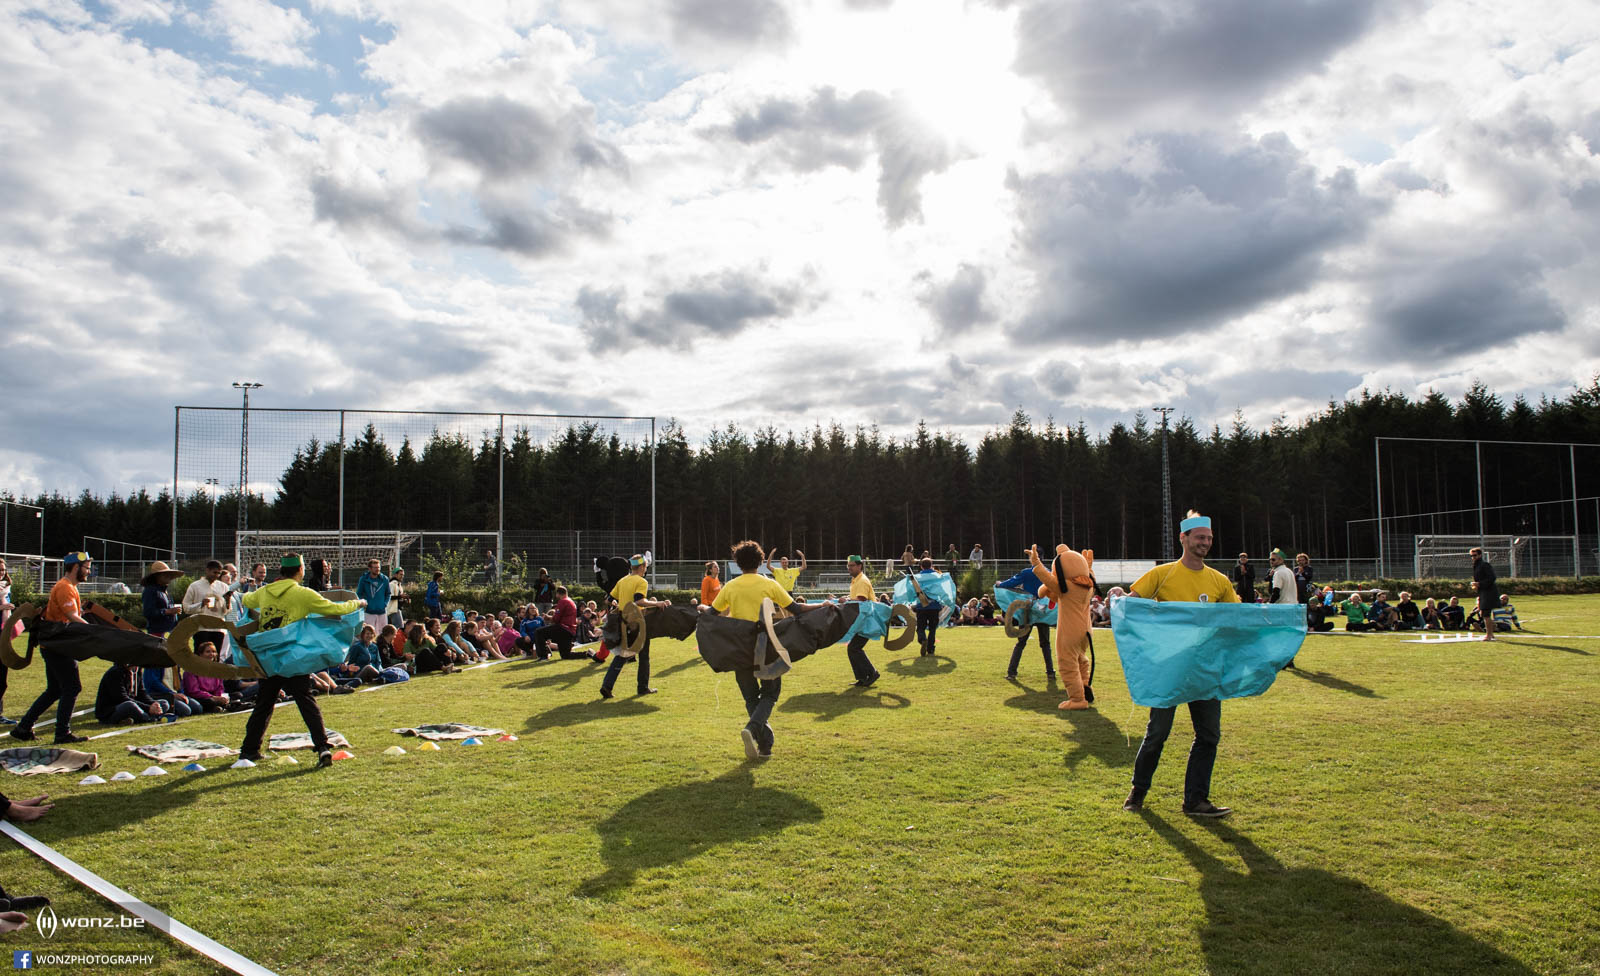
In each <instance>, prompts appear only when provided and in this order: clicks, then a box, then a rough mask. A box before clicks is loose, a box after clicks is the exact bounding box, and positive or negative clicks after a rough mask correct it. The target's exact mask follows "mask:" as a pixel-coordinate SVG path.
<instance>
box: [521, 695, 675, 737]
mask: <svg viewBox="0 0 1600 976" xmlns="http://www.w3.org/2000/svg"><path fill="white" fill-rule="evenodd" d="M660 710H661V709H659V708H657V707H656V706H654V705H650V704H646V703H645V702H644V701H643V700H641V699H638V698H623V699H619V700H617V701H612V702H607V701H604V700H603V699H595V700H594V701H583V702H571V703H569V704H566V705H557V706H556V707H555V708H552V709H550V710H548V711H545V712H540V713H539V714H538V715H535V716H533V717H532V718H530V719H528V724H527V725H526V726H525V727H524V728H523V730H522V734H523V735H531V734H533V733H534V732H543V731H545V730H546V729H562V728H567V727H569V726H573V725H582V724H584V723H585V722H592V721H595V720H597V719H614V718H627V717H629V716H633V715H648V714H650V713H651V712H659V711H660Z"/></svg>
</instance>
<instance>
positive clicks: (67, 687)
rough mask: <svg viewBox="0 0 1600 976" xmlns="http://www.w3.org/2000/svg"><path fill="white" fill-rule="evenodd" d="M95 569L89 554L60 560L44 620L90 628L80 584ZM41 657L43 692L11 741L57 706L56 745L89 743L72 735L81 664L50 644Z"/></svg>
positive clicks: (27, 736)
mask: <svg viewBox="0 0 1600 976" xmlns="http://www.w3.org/2000/svg"><path fill="white" fill-rule="evenodd" d="M92 568H93V567H92V565H91V562H90V559H89V554H88V553H86V552H69V553H67V555H66V556H65V557H64V558H63V559H62V560H61V579H60V580H58V581H57V582H56V585H55V586H53V587H51V588H50V602H49V603H48V604H46V605H45V608H44V619H46V620H53V621H55V622H56V623H62V624H67V623H73V624H84V625H85V626H87V625H88V623H89V621H87V620H85V619H83V598H82V597H80V596H79V595H78V584H79V583H82V582H83V581H85V580H87V579H88V578H89V572H90V570H91V569H92ZM221 569H222V564H221V563H218V564H217V570H218V571H219V572H220V571H221ZM39 656H40V657H42V658H43V659H44V693H43V694H41V695H40V696H39V697H38V698H37V699H35V700H34V702H33V705H32V706H30V707H29V708H28V711H27V712H26V713H25V714H23V716H22V718H21V719H19V720H18V721H17V724H16V727H15V728H13V729H12V730H11V738H13V739H18V740H20V741H22V742H27V741H29V740H31V739H32V738H33V723H34V722H36V721H38V720H39V716H40V715H42V714H44V710H45V709H47V708H49V707H50V706H51V705H55V706H56V738H55V741H56V744H57V745H63V744H66V743H72V742H87V741H88V739H87V738H85V737H84V736H81V735H73V734H72V706H73V705H75V704H76V703H77V701H78V692H80V691H82V690H83V682H82V681H80V680H79V678H78V662H77V661H76V660H74V659H73V658H71V657H68V656H67V655H65V654H57V653H56V652H54V651H52V650H50V647H49V645H45V646H44V647H41V648H40V649H39Z"/></svg>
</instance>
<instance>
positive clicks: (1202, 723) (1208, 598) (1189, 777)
mask: <svg viewBox="0 0 1600 976" xmlns="http://www.w3.org/2000/svg"><path fill="white" fill-rule="evenodd" d="M1179 529H1180V533H1179V535H1178V540H1179V542H1180V544H1181V545H1182V546H1183V556H1182V557H1181V558H1179V559H1178V561H1177V562H1172V563H1164V564H1162V565H1160V566H1157V567H1156V568H1155V569H1152V570H1150V571H1149V572H1147V573H1145V574H1144V575H1143V576H1141V577H1139V579H1138V580H1137V581H1136V582H1135V583H1134V584H1133V586H1132V587H1130V590H1131V591H1132V594H1133V595H1134V596H1137V597H1143V598H1144V599H1146V600H1155V601H1157V602H1164V601H1169V600H1170V601H1181V602H1185V603H1238V602H1239V594H1238V592H1237V591H1235V590H1234V588H1233V584H1232V583H1231V582H1230V581H1229V580H1228V577H1226V576H1224V575H1222V574H1221V573H1219V572H1217V571H1216V570H1214V569H1212V568H1210V567H1209V566H1207V565H1206V564H1205V561H1204V560H1205V556H1206V553H1208V552H1210V551H1211V520H1210V519H1209V518H1207V517H1205V516H1204V515H1201V514H1200V513H1198V512H1196V511H1194V510H1193V509H1190V510H1189V515H1188V517H1187V518H1185V519H1184V520H1183V521H1182V522H1181V523H1180V524H1179ZM1123 602H1127V601H1123ZM1118 643H1119V645H1120V643H1121V639H1120V638H1119V640H1118ZM1188 705H1189V721H1190V722H1192V723H1193V724H1194V745H1193V746H1191V747H1190V748H1189V768H1188V771H1187V772H1186V773H1185V774H1184V780H1183V812H1184V813H1186V814H1188V815H1189V816H1191V817H1226V816H1227V815H1228V814H1229V813H1231V812H1232V811H1231V810H1230V809H1229V808H1227V807H1219V806H1217V805H1216V804H1214V803H1212V802H1211V769H1212V767H1213V766H1214V765H1215V764H1216V761H1217V743H1219V742H1221V741H1222V702H1221V700H1219V699H1216V698H1207V699H1204V700H1201V701H1191V702H1189V703H1188ZM1177 711H1178V709H1177V706H1176V705H1168V706H1166V707H1162V708H1151V709H1150V724H1149V725H1148V726H1146V727H1145V732H1144V741H1143V742H1141V743H1139V755H1138V757H1137V758H1135V759H1134V761H1133V789H1132V790H1131V791H1129V793H1128V799H1127V801H1126V802H1124V803H1123V804H1122V809H1124V810H1128V811H1137V810H1140V809H1142V808H1143V806H1144V795H1145V793H1146V792H1148V791H1149V789H1150V781H1151V778H1152V777H1153V776H1154V775H1155V771H1156V766H1157V765H1158V764H1159V763H1160V762H1161V750H1162V747H1163V746H1165V745H1166V744H1167V736H1168V735H1169V734H1170V733H1171V732H1172V720H1173V718H1174V716H1175V715H1176V714H1177Z"/></svg>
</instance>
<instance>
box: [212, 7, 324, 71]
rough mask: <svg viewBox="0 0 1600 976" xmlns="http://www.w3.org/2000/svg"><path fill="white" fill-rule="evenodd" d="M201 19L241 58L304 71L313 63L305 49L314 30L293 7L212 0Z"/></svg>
mask: <svg viewBox="0 0 1600 976" xmlns="http://www.w3.org/2000/svg"><path fill="white" fill-rule="evenodd" d="M201 16H202V17H203V21H204V23H205V24H206V26H207V27H208V28H209V29H211V30H213V31H216V32H218V33H220V34H221V35H222V36H224V37H226V38H227V39H228V43H229V44H230V45H231V46H232V47H233V50H234V53H236V54H238V55H240V56H241V57H246V58H249V59H251V60H253V61H260V62H263V63H265V64H275V65H281V66H283V67H289V68H307V67H310V66H311V65H312V63H313V62H312V60H311V56H310V55H309V54H308V53H307V52H306V45H308V44H309V43H310V42H311V38H312V37H314V36H316V33H317V29H316V28H315V27H313V26H312V25H311V22H310V21H308V20H306V18H305V15H304V14H302V13H301V12H300V11H298V10H296V9H294V8H293V7H280V6H278V5H277V4H275V3H272V2H270V0H212V2H211V7H210V9H209V10H207V11H206V12H205V14H203V15H201Z"/></svg>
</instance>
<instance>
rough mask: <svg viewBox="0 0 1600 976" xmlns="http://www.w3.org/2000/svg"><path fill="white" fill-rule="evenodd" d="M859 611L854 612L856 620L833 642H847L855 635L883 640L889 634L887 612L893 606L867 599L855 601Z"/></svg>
mask: <svg viewBox="0 0 1600 976" xmlns="http://www.w3.org/2000/svg"><path fill="white" fill-rule="evenodd" d="M856 606H858V607H860V608H861V612H860V613H858V614H856V622H855V623H853V624H851V625H850V629H849V630H847V631H845V632H844V636H843V637H841V638H839V639H838V640H837V641H835V642H834V643H836V644H848V643H850V641H851V640H853V639H855V638H856V637H865V638H866V639H867V640H883V639H884V638H885V637H888V636H889V612H890V611H891V610H893V609H894V608H893V607H891V606H889V605H888V604H887V603H879V602H878V601H876V600H868V601H866V602H865V603H862V602H860V601H857V602H856Z"/></svg>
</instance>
